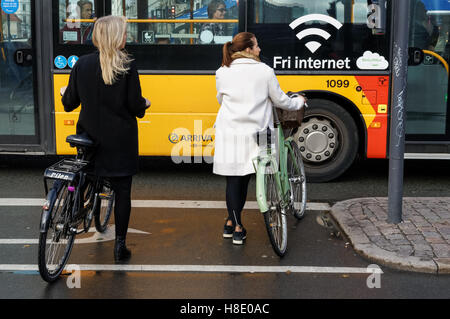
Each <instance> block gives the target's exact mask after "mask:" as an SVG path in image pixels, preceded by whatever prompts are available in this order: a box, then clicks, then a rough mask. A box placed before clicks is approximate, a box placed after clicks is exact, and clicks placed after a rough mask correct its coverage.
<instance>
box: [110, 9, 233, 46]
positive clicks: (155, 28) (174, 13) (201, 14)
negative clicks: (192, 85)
mask: <svg viewBox="0 0 450 319" xmlns="http://www.w3.org/2000/svg"><path fill="white" fill-rule="evenodd" d="M111 13H112V14H113V15H124V16H126V17H127V18H128V20H129V26H128V39H127V43H128V44H160V45H167V44H175V45H177V44H178V45H191V44H223V43H225V42H227V41H231V40H232V37H233V35H234V34H236V33H237V29H238V23H237V18H238V5H237V0H208V1H202V0H195V1H187V0H175V1H166V0H156V1H146V0H143V1H134V0H126V1H123V0H115V1H112V6H111Z"/></svg>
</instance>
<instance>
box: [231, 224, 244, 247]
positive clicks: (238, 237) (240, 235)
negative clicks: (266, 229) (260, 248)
mask: <svg viewBox="0 0 450 319" xmlns="http://www.w3.org/2000/svg"><path fill="white" fill-rule="evenodd" d="M245 238H247V231H246V230H245V228H244V227H242V231H239V232H238V231H235V232H234V233H233V244H235V245H242V244H243V243H244V239H245Z"/></svg>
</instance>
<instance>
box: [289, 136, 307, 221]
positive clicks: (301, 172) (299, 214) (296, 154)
mask: <svg viewBox="0 0 450 319" xmlns="http://www.w3.org/2000/svg"><path fill="white" fill-rule="evenodd" d="M290 144H291V147H292V152H293V153H291V152H290V151H289V154H288V162H287V169H288V178H289V183H290V185H291V204H292V206H291V211H292V213H293V215H294V216H295V217H296V218H297V219H302V218H303V217H304V216H305V211H306V176H305V167H304V166H303V160H302V154H301V153H300V150H299V149H298V146H297V144H296V143H295V142H294V141H291V143H290ZM294 161H295V162H294Z"/></svg>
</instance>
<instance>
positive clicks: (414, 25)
mask: <svg viewBox="0 0 450 319" xmlns="http://www.w3.org/2000/svg"><path fill="white" fill-rule="evenodd" d="M446 5H447V2H445V3H443V2H441V3H439V2H436V1H429V0H428V1H426V0H424V1H420V0H419V1H417V0H411V5H410V10H411V11H410V35H409V46H410V47H416V48H420V49H422V50H423V51H424V53H425V55H424V60H423V62H422V64H420V65H417V66H409V67H408V94H407V104H406V118H407V121H406V133H407V134H409V135H410V136H409V137H408V139H414V140H421V139H428V138H433V137H432V135H441V136H443V135H445V134H446V132H447V131H448V128H447V114H448V106H447V92H448V63H449V50H450V45H449V42H448V40H449V28H450V23H449V22H450V11H449V7H448V5H447V6H446Z"/></svg>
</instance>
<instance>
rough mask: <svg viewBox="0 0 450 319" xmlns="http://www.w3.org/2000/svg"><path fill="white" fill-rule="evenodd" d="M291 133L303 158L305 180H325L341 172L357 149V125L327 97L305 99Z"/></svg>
mask: <svg viewBox="0 0 450 319" xmlns="http://www.w3.org/2000/svg"><path fill="white" fill-rule="evenodd" d="M308 106H309V107H308V108H307V109H306V111H305V117H304V120H303V123H302V125H301V126H300V128H299V129H298V130H297V131H296V132H295V133H294V135H293V137H294V140H295V142H296V143H297V145H298V146H299V149H300V152H301V153H302V157H303V160H304V165H305V171H306V177H307V181H308V182H327V181H331V180H333V179H335V178H337V177H339V176H340V175H342V174H343V173H344V172H345V171H346V170H347V169H348V168H349V167H350V165H351V164H352V163H353V161H354V160H355V157H356V154H357V152H358V145H359V144H358V143H359V138H358V129H357V127H356V124H355V121H354V120H353V118H352V116H351V115H350V114H349V113H348V112H347V111H346V110H345V109H344V108H343V107H342V106H340V105H339V104H337V103H334V102H332V101H329V100H323V99H311V100H308Z"/></svg>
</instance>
